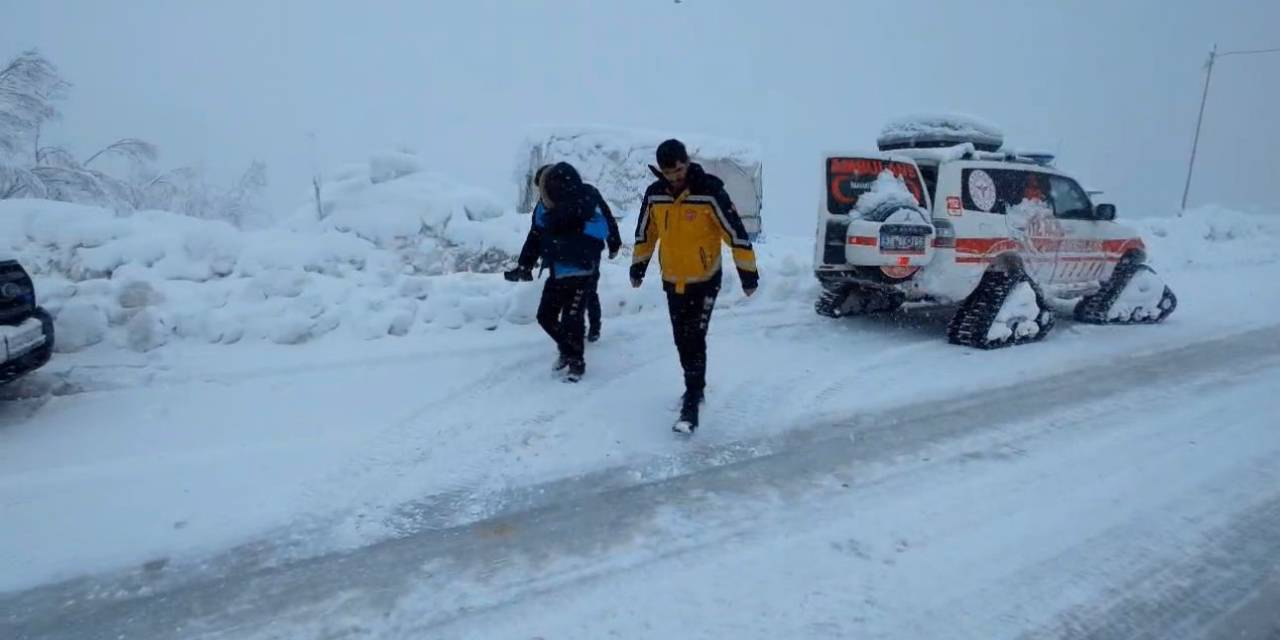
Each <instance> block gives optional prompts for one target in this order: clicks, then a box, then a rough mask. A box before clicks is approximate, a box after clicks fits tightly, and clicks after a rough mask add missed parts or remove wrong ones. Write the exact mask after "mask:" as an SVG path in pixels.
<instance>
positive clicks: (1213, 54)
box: [1182, 43, 1280, 211]
mask: <svg viewBox="0 0 1280 640" xmlns="http://www.w3.org/2000/svg"><path fill="white" fill-rule="evenodd" d="M1262 53H1280V48H1276V49H1252V50H1247V51H1223V52H1222V53H1218V45H1217V44H1216V43H1215V44H1214V45H1213V49H1210V50H1209V61H1208V62H1206V63H1205V65H1204V70H1205V73H1204V93H1202V94H1201V95H1200V115H1199V116H1196V135H1195V138H1194V139H1193V140H1192V141H1191V160H1190V162H1188V163H1187V182H1186V184H1185V185H1183V187H1182V210H1183V211H1185V210H1186V209H1187V193H1189V192H1190V191H1191V172H1192V171H1193V170H1194V169H1195V167H1196V148H1197V147H1199V146H1200V125H1201V123H1203V122H1204V105H1205V102H1207V101H1208V100H1209V80H1211V79H1212V78H1213V64H1214V62H1216V61H1217V59H1218V58H1225V57H1227V56H1249V55H1256V54H1262Z"/></svg>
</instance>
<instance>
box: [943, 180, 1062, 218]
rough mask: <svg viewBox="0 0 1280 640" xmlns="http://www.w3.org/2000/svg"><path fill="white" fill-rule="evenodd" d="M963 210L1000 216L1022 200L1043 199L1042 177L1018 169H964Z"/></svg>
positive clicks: (1045, 188) (1046, 185) (1044, 192)
mask: <svg viewBox="0 0 1280 640" xmlns="http://www.w3.org/2000/svg"><path fill="white" fill-rule="evenodd" d="M960 177H961V185H962V186H961V193H962V194H963V196H964V208H965V209H966V210H968V211H983V212H986V213H995V214H1004V213H1006V212H1007V211H1008V209H1009V207H1015V206H1018V205H1020V204H1022V203H1023V201H1025V200H1039V201H1042V202H1043V201H1045V200H1047V195H1046V194H1047V193H1048V188H1049V185H1048V184H1046V182H1045V176H1044V175H1043V174H1041V173H1038V172H1035V171H1021V170H1018V169H965V170H964V171H962V172H961V174H960Z"/></svg>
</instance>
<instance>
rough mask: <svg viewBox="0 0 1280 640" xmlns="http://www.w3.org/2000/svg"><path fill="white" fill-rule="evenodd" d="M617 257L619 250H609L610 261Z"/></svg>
mask: <svg viewBox="0 0 1280 640" xmlns="http://www.w3.org/2000/svg"><path fill="white" fill-rule="evenodd" d="M616 257H618V250H617V249H610V250H609V259H610V260H612V259H614V258H616Z"/></svg>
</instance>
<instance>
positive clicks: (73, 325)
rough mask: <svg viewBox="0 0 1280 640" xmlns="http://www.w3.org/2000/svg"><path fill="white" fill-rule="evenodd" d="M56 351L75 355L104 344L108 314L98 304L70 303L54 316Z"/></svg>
mask: <svg viewBox="0 0 1280 640" xmlns="http://www.w3.org/2000/svg"><path fill="white" fill-rule="evenodd" d="M53 321H54V331H55V332H56V335H57V339H56V340H55V341H54V351H57V352H58V353H73V352H76V351H80V350H81V349H84V348H86V347H91V346H93V345H95V344H98V343H99V342H102V341H103V339H104V338H106V336H107V314H106V313H105V312H104V311H103V310H102V309H101V308H100V307H98V305H96V304H92V303H87V302H70V303H67V304H65V305H63V306H62V308H61V309H59V310H58V313H57V315H55V316H54V319H53Z"/></svg>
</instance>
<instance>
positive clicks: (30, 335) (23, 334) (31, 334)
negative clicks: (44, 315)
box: [4, 322, 44, 359]
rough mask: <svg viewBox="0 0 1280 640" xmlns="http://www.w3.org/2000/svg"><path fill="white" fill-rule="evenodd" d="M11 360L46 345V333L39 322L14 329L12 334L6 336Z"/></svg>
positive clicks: (6, 344) (5, 339)
mask: <svg viewBox="0 0 1280 640" xmlns="http://www.w3.org/2000/svg"><path fill="white" fill-rule="evenodd" d="M4 341H5V346H6V347H7V351H8V354H9V358H10V359H13V358H16V357H18V356H21V355H24V354H26V353H27V352H28V351H31V350H32V349H34V348H36V347H38V346H40V345H42V344H44V331H43V330H42V329H41V326H40V323H39V322H34V323H30V324H25V325H23V326H20V327H14V328H13V331H12V332H11V333H7V335H5V336H4Z"/></svg>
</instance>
